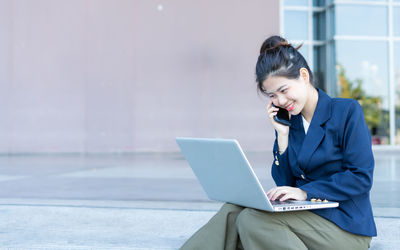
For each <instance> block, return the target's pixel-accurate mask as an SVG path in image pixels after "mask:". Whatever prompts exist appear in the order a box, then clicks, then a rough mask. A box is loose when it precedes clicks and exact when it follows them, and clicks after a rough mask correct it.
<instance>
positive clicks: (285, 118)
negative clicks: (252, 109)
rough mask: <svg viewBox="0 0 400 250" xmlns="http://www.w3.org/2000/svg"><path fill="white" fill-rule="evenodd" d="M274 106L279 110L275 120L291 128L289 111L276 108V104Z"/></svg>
mask: <svg viewBox="0 0 400 250" xmlns="http://www.w3.org/2000/svg"><path fill="white" fill-rule="evenodd" d="M272 106H273V107H275V108H278V109H279V110H278V113H277V114H276V116H274V120H275V121H276V122H279V123H280V124H283V125H285V126H290V118H289V111H287V110H286V109H284V108H280V107H276V106H275V105H274V104H272Z"/></svg>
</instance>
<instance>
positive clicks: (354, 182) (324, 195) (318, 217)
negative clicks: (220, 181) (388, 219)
mask: <svg viewBox="0 0 400 250" xmlns="http://www.w3.org/2000/svg"><path fill="white" fill-rule="evenodd" d="M298 49H299V47H298V48H294V47H293V46H292V45H290V44H289V43H288V42H287V41H286V40H285V39H283V38H281V37H279V36H272V37H269V38H268V39H267V40H266V41H265V42H264V43H263V45H262V46H261V50H260V56H259V57H258V61H257V65H256V77H257V83H258V85H257V86H258V90H259V91H261V92H262V93H264V94H265V95H267V96H268V97H269V99H270V101H269V105H268V114H269V119H270V121H271V123H272V125H273V127H274V128H275V135H276V139H275V143H274V147H273V155H274V161H273V165H272V170H271V173H272V177H273V179H274V181H275V183H276V185H277V187H276V188H273V189H271V190H269V191H268V192H267V196H268V198H269V199H270V200H280V201H285V200H288V199H294V200H314V199H320V200H329V201H337V202H339V207H337V208H328V209H318V210H310V211H296V212H294V211H293V212H284V213H271V212H265V211H260V210H257V209H252V208H244V207H240V206H237V205H233V204H229V203H227V204H225V205H224V206H222V208H221V209H220V211H219V212H218V213H217V214H216V215H215V216H214V217H213V218H212V219H211V220H210V221H209V222H208V223H207V224H206V225H205V226H203V227H202V228H201V229H200V230H199V231H197V232H196V233H195V234H194V235H193V236H192V237H191V238H190V239H189V240H188V241H187V242H186V243H185V244H184V245H183V246H182V248H181V249H243V248H244V249H250V250H253V249H352V250H353V249H367V248H369V243H370V241H371V237H372V236H376V227H375V222H374V218H373V214H372V208H371V203H370V200H369V191H370V189H371V187H372V177H373V170H374V158H373V154H372V149H371V137H370V133H369V130H368V127H367V125H366V124H365V120H364V116H363V111H362V108H361V106H360V105H359V104H358V102H357V101H355V100H351V99H343V98H330V97H329V96H328V95H327V94H325V93H324V92H323V91H322V90H320V89H316V88H315V87H313V85H312V82H313V74H312V72H311V70H310V68H309V67H308V65H307V62H306V61H305V59H304V57H303V56H302V55H301V54H300V53H299V52H298V51H297V50H298ZM272 104H273V105H272ZM274 106H275V107H274ZM278 107H280V108H285V109H286V110H287V111H288V112H289V115H290V116H291V120H290V121H291V125H290V126H285V125H282V124H280V123H277V122H276V121H275V120H274V116H276V114H277V111H278Z"/></svg>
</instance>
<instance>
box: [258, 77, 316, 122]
mask: <svg viewBox="0 0 400 250" xmlns="http://www.w3.org/2000/svg"><path fill="white" fill-rule="evenodd" d="M263 87H264V89H265V91H266V93H267V95H268V96H269V98H270V99H271V101H272V103H273V104H274V105H275V106H277V107H280V108H284V109H286V110H287V111H289V113H290V114H292V115H298V114H300V112H301V111H302V110H303V108H304V106H305V104H306V101H307V98H308V88H307V82H306V80H305V79H304V78H303V77H302V76H301V75H300V77H299V78H297V79H289V78H286V77H282V76H270V77H268V78H267V79H265V81H264V82H263Z"/></svg>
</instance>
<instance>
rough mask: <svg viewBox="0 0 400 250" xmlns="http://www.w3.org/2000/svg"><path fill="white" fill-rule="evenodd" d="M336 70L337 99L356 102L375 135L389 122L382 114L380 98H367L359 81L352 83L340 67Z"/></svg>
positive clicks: (385, 115) (386, 115) (386, 116)
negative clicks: (347, 99)
mask: <svg viewBox="0 0 400 250" xmlns="http://www.w3.org/2000/svg"><path fill="white" fill-rule="evenodd" d="M338 69H339V73H338V84H339V86H340V89H341V91H340V93H339V97H343V98H352V99H355V100H357V101H358V102H359V103H360V105H361V107H362V108H363V111H364V117H365V122H366V123H367V126H368V128H369V130H370V131H371V134H372V135H374V134H376V133H377V132H376V131H377V129H378V127H379V126H380V125H382V124H386V123H387V122H388V121H389V116H388V114H383V113H382V98H381V97H375V96H367V94H366V93H365V91H364V90H363V89H362V83H363V82H362V80H361V79H356V80H354V82H352V81H350V80H349V79H348V78H347V77H346V71H345V69H344V68H343V67H342V66H341V65H338Z"/></svg>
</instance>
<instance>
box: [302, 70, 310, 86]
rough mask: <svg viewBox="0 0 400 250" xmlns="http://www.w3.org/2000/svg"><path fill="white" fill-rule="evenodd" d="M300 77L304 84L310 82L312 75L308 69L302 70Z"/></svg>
mask: <svg viewBox="0 0 400 250" xmlns="http://www.w3.org/2000/svg"><path fill="white" fill-rule="evenodd" d="M300 77H301V78H303V80H304V82H306V83H309V82H310V74H309V73H308V70H307V69H306V68H301V69H300Z"/></svg>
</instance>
